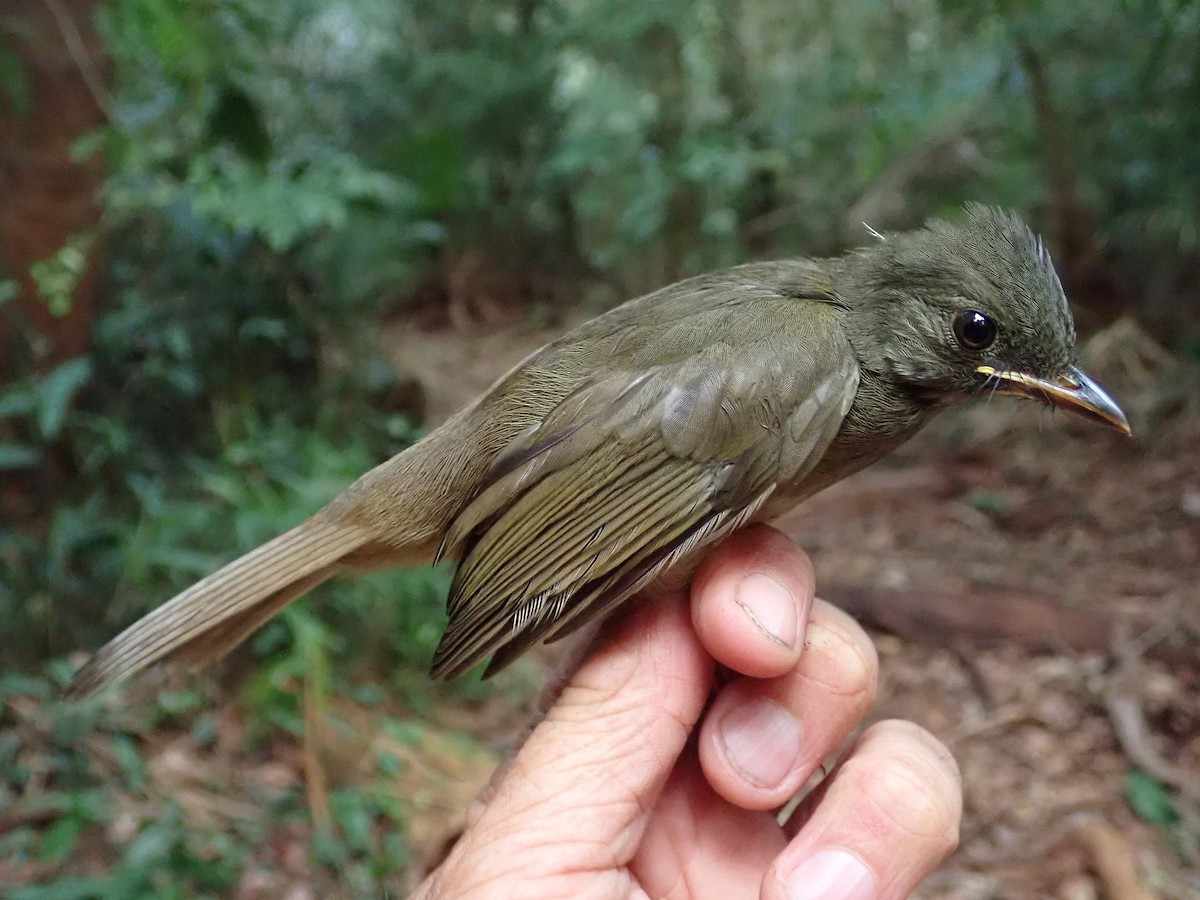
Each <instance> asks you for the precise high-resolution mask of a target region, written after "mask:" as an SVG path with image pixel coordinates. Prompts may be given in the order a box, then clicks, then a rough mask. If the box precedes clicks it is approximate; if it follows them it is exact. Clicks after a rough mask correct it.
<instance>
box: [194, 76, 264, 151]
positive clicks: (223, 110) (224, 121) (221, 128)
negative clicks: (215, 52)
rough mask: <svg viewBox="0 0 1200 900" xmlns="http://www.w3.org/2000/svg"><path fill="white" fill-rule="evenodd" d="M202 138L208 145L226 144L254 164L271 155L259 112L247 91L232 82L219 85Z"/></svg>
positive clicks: (260, 112)
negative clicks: (214, 106)
mask: <svg viewBox="0 0 1200 900" xmlns="http://www.w3.org/2000/svg"><path fill="white" fill-rule="evenodd" d="M206 138H207V140H208V141H209V142H210V143H212V144H220V143H222V142H225V143H229V144H231V145H232V146H233V147H235V148H236V149H237V151H238V152H239V153H241V154H242V156H244V157H246V158H247V159H250V160H253V161H254V162H256V163H265V162H266V161H267V160H268V159H269V158H270V156H271V136H270V134H268V133H267V126H266V123H265V122H264V121H263V116H262V111H261V110H260V109H259V108H258V104H256V103H255V102H254V100H253V99H251V97H250V95H249V94H247V93H246V92H245V91H243V90H242V89H241V88H240V87H237V86H235V85H226V86H225V87H224V88H222V90H221V96H220V98H219V99H218V100H217V105H216V108H214V109H213V111H212V114H211V115H210V116H209V118H208V134H207V135H206Z"/></svg>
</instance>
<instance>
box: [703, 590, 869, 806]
mask: <svg viewBox="0 0 1200 900" xmlns="http://www.w3.org/2000/svg"><path fill="white" fill-rule="evenodd" d="M804 643H805V647H804V652H803V653H802V654H801V655H800V658H799V661H798V662H797V664H796V666H795V668H793V669H792V670H791V671H790V672H789V673H788V674H786V675H783V676H781V677H779V678H772V679H755V678H738V679H735V680H734V681H733V682H732V683H730V684H729V685H727V686H726V687H725V688H723V689H722V690H721V692H720V693H719V694H718V695H717V697H716V699H715V700H714V701H713V703H712V706H711V708H710V709H709V712H708V713H707V714H706V715H705V718H704V724H703V725H702V726H701V729H700V742H699V747H700V762H701V765H702V766H703V768H704V773H705V775H706V776H707V777H708V781H709V784H711V785H712V787H713V790H715V791H716V792H717V793H718V794H720V795H721V796H722V797H724V798H725V799H726V800H728V801H729V802H731V803H734V804H736V805H738V806H740V807H742V808H744V809H760V810H761V809H774V808H775V807H778V806H781V805H783V804H784V803H786V802H787V801H788V800H790V799H791V798H792V796H794V795H795V793H796V791H798V790H799V789H800V788H801V787H802V786H803V784H804V783H805V782H806V781H807V780H808V779H809V777H810V776H811V775H812V774H813V772H815V771H816V770H817V767H818V766H820V765H821V763H822V762H823V761H824V760H825V759H826V758H827V757H828V756H829V755H830V754H831V753H833V752H834V750H836V749H837V747H838V746H839V745H840V744H841V743H842V742H843V741H844V740H845V739H846V737H847V736H848V735H849V734H850V733H851V732H852V731H853V730H854V728H855V727H856V726H857V725H858V723H859V722H860V721H861V720H862V717H863V716H864V715H866V713H867V710H868V709H870V707H871V703H872V702H873V701H874V699H875V689H876V684H877V679H878V675H879V659H878V657H877V656H876V654H875V647H874V645H873V644H872V643H871V640H870V638H869V637H868V636H867V634H866V632H864V631H863V630H862V628H861V627H860V626H859V625H858V623H857V622H855V621H854V620H853V619H852V618H850V616H848V615H846V613H844V612H842V611H841V610H840V609H837V608H836V607H834V606H831V605H830V604H828V603H826V602H825V601H823V600H818V601H816V603H815V604H814V606H813V609H812V613H811V615H810V617H809V622H808V629H807V631H806V633H805V642H804Z"/></svg>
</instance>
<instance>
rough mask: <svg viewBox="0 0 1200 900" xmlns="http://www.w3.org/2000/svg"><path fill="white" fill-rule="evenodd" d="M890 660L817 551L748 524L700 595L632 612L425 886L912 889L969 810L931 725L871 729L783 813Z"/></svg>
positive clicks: (432, 893)
mask: <svg viewBox="0 0 1200 900" xmlns="http://www.w3.org/2000/svg"><path fill="white" fill-rule="evenodd" d="M689 611H690V620H689ZM801 651H803V652H801ZM717 663H720V664H721V665H722V666H724V667H725V668H726V669H727V670H729V672H730V677H729V678H728V679H725V678H722V679H720V680H718V681H714V678H715V677H716V675H717V671H718V670H717V665H716V664H717ZM877 673H878V660H877V658H876V656H875V651H874V648H873V646H872V645H871V642H870V639H869V638H868V637H867V635H866V634H865V633H864V632H863V630H862V629H861V628H860V627H859V626H858V625H857V624H856V623H855V622H854V621H853V620H852V619H851V618H850V617H849V616H847V615H846V614H845V613H843V612H841V611H840V610H837V609H835V608H834V607H832V606H830V605H829V604H827V603H824V602H823V601H820V600H817V601H814V600H813V574H812V567H811V565H810V563H809V562H808V559H807V557H806V556H805V555H804V554H803V552H802V551H801V550H800V549H799V548H798V547H797V546H796V545H795V544H793V543H792V542H791V541H790V540H788V539H787V538H786V537H784V536H783V535H782V534H780V533H779V532H777V531H774V530H773V529H770V528H768V527H766V526H755V527H752V528H749V529H747V530H745V531H743V532H741V533H739V534H737V535H735V536H734V537H733V538H732V539H730V540H729V541H726V542H725V543H724V544H722V545H721V546H720V547H718V548H717V549H715V550H714V551H713V552H712V554H711V555H710V556H709V558H708V559H707V560H706V561H705V562H704V564H703V565H702V566H701V568H700V569H699V571H697V573H696V576H695V578H694V579H693V582H692V588H691V604H690V610H689V607H688V605H687V604H684V603H682V602H673V601H664V602H660V603H648V604H645V605H644V606H643V608H641V609H639V610H637V611H636V612H634V613H633V614H631V615H629V616H628V617H626V618H625V619H624V620H623V621H621V622H620V623H618V624H617V626H616V628H615V629H614V633H613V634H611V635H610V638H609V640H608V641H607V642H605V643H604V644H603V645H602V646H601V647H600V649H599V650H597V651H596V652H595V653H593V654H592V655H591V656H590V657H589V658H588V659H587V661H586V662H585V663H584V664H583V665H582V666H581V667H580V668H579V670H578V671H577V672H576V673H575V674H574V676H573V677H572V678H571V679H570V681H569V683H568V684H567V686H566V687H565V688H564V690H563V692H562V694H561V696H560V697H559V699H558V701H557V702H556V703H555V704H554V706H553V707H552V708H551V709H550V710H549V712H548V713H547V715H546V717H545V719H544V720H543V721H542V722H540V723H539V724H538V725H537V727H536V728H535V729H534V730H533V732H532V733H531V734H530V736H529V738H528V740H527V741H526V742H525V744H524V745H523V746H522V747H521V748H520V750H519V751H518V752H517V754H516V755H515V756H514V757H513V758H512V759H511V760H510V763H509V765H508V766H507V767H506V768H504V769H502V770H501V772H500V773H499V774H498V776H497V778H496V780H495V783H494V784H493V785H491V786H490V789H489V791H488V792H487V796H486V799H483V800H481V801H480V802H479V803H478V804H477V805H476V808H475V809H473V810H472V814H471V816H470V817H469V822H468V827H467V829H466V831H465V832H464V834H463V836H462V838H461V839H460V840H459V842H458V843H457V844H456V846H455V847H454V849H453V851H452V852H451V853H450V855H449V857H448V858H447V860H446V861H445V863H444V864H443V865H442V866H441V867H440V868H439V869H438V870H437V871H435V872H434V873H433V874H432V875H431V876H430V878H429V879H428V880H427V881H426V882H425V883H424V884H423V885H422V886H421V888H420V889H419V890H418V892H417V895H416V896H418V897H421V898H441V897H447V898H449V897H453V898H460V897H464V898H465V897H471V898H483V897H502V898H508V897H522V898H534V897H553V898H563V897H572V898H576V897H597V898H599V897H614V898H616V897H668V896H670V897H694V898H706V897H712V898H720V900H729V898H738V897H763V898H785V897H787V898H794V900H795V898H817V897H820V898H829V900H841V898H846V900H849V898H853V900H868V898H884V900H894V898H901V897H906V896H907V895H908V894H909V892H910V891H911V890H912V889H913V888H914V887H915V886H916V884H917V883H918V882H919V881H920V880H921V878H923V877H924V876H925V875H926V874H928V873H929V872H930V871H931V870H932V869H933V868H934V867H935V866H937V864H938V863H939V862H940V861H941V860H942V859H944V858H945V857H946V856H948V855H949V854H950V852H951V851H952V850H953V849H954V847H955V846H956V843H957V838H958V825H959V820H960V818H961V815H962V789H961V784H960V780H959V775H958V769H957V767H956V766H955V764H954V760H953V759H952V758H951V756H950V754H949V752H948V751H947V750H946V748H945V747H944V746H942V744H940V743H939V742H938V741H937V740H936V739H934V738H933V737H932V736H931V735H929V734H928V733H927V732H925V731H923V730H922V729H920V728H919V727H917V726H916V725H913V724H910V723H906V722H899V721H892V722H880V723H877V724H875V725H873V726H871V727H870V728H868V729H866V731H864V732H863V733H862V734H861V735H860V736H859V737H858V739H857V740H856V741H855V742H854V744H853V745H852V746H851V748H850V749H849V751H848V752H847V754H846V755H845V756H844V758H843V759H842V761H841V762H840V763H839V765H838V766H837V768H836V769H835V770H834V771H833V773H832V774H831V775H830V776H829V777H828V778H826V779H825V780H824V781H823V782H822V783H821V784H820V786H819V787H818V788H817V789H816V790H815V791H813V792H812V793H811V794H810V795H809V796H808V797H806V798H805V800H804V801H803V802H802V803H801V804H800V806H799V807H798V809H797V810H796V811H795V812H793V813H792V814H791V816H790V817H789V818H788V819H787V821H786V822H784V823H783V824H782V825H781V824H779V821H778V817H777V814H776V812H775V811H776V810H777V809H778V808H779V807H781V806H783V805H784V804H785V803H787V802H788V800H789V799H791V798H792V797H793V796H794V795H795V794H796V792H797V791H799V790H800V789H801V788H802V787H803V786H804V784H805V783H806V782H807V781H808V779H809V777H810V776H811V775H812V774H813V773H814V772H815V771H816V770H817V769H818V767H819V766H821V764H822V763H823V761H824V760H825V759H826V758H827V757H828V756H829V754H831V753H832V752H833V751H834V750H836V749H837V748H838V746H839V745H840V744H841V743H842V742H843V740H844V739H845V738H846V737H847V736H848V735H849V734H850V733H851V732H852V731H853V730H854V728H855V727H856V726H857V725H858V723H859V722H860V720H861V719H862V718H863V716H864V715H865V714H866V712H867V711H868V709H869V708H870V706H871V703H872V701H873V699H874V696H875V684H876V676H877ZM714 684H715V685H716V686H717V690H716V694H715V696H714V697H713V698H712V702H711V703H708V702H707V701H708V700H709V697H710V693H711V692H712V691H713V689H714ZM706 704H707V705H706Z"/></svg>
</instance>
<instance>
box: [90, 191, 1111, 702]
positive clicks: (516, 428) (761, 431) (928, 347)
mask: <svg viewBox="0 0 1200 900" xmlns="http://www.w3.org/2000/svg"><path fill="white" fill-rule="evenodd" d="M872 236H873V238H874V240H873V241H872V242H871V243H869V244H868V245H866V246H863V247H860V248H857V249H854V250H851V251H848V252H846V253H844V254H843V255H841V256H837V257H833V258H824V259H807V258H796V259H785V260H780V261H773V262H753V263H747V264H744V265H740V266H736V267H733V268H729V269H725V270H723V271H719V272H715V273H712V274H707V275H700V276H697V277H692V278H688V279H685V280H683V281H680V282H678V283H676V284H673V285H670V286H668V287H664V288H661V289H659V290H656V291H654V292H652V293H649V294H646V295H644V296H642V297H639V298H637V299H633V300H630V301H629V302H627V303H625V304H623V305H621V306H618V307H615V308H614V309H611V310H610V311H608V312H606V313H603V314H602V315H600V316H598V317H597V318H595V319H592V320H591V321H589V322H586V323H584V324H583V325H581V326H579V327H577V328H575V329H574V330H572V331H570V332H569V333H567V334H565V335H564V336H562V337H560V338H558V339H557V340H554V341H552V342H550V343H548V344H547V345H545V346H544V347H542V348H541V349H539V350H537V351H535V352H534V353H532V354H531V355H530V356H528V357H527V358H526V359H525V360H524V361H523V362H521V363H520V364H518V365H517V366H516V367H515V368H513V369H512V370H511V371H509V372H508V373H507V374H505V375H504V376H503V377H501V378H500V379H499V380H498V381H497V382H496V383H495V384H494V385H493V386H492V387H491V388H490V389H489V390H487V391H486V392H485V393H484V394H482V395H481V396H480V397H479V398H478V399H476V400H475V401H474V402H472V403H470V404H468V405H467V406H466V407H464V408H463V409H462V410H460V411H459V412H458V413H456V414H455V415H453V416H452V417H451V418H450V419H448V420H447V421H446V422H445V423H444V424H442V425H441V426H440V427H437V428H435V429H433V430H432V431H431V432H429V433H428V434H427V435H426V436H425V437H424V438H423V439H422V440H420V441H418V442H417V443H415V444H413V445H412V446H411V447H409V448H407V449H405V450H403V451H402V452H400V453H399V454H397V455H396V456H394V457H392V458H391V459H389V460H387V461H386V462H384V463H382V464H381V465H379V466H377V467H375V468H374V469H372V470H370V471H369V472H367V473H366V474H364V475H363V476H361V477H360V478H359V479H358V480H357V481H355V482H353V483H352V484H350V485H349V486H348V487H347V488H346V489H345V490H344V491H343V492H342V493H341V494H340V495H338V496H337V497H335V498H334V499H333V500H332V501H331V502H330V503H329V504H328V505H326V506H325V507H324V508H322V509H320V510H319V511H317V512H316V513H315V514H314V515H312V516H311V518H309V519H307V520H306V521H304V522H302V523H301V524H299V525H297V526H295V527H294V528H292V529H291V530H289V531H287V532H285V533H284V534H282V535H280V536H279V537H277V538H275V539H274V540H272V541H269V542H267V543H266V544H263V545H262V546H260V547H258V548H256V549H254V550H251V551H250V552H248V553H246V554H245V555H244V556H241V557H240V558H238V559H236V560H234V561H233V562H231V563H229V564H228V565H226V566H225V567H224V568H221V569H219V570H218V571H216V572H214V573H213V574H211V575H209V576H207V577H206V578H204V579H202V580H201V581H199V582H197V583H196V584H194V585H192V586H191V587H189V588H187V589H186V590H184V591H183V592H181V593H180V594H178V595H177V596H175V597H174V598H173V599H171V600H169V601H168V602H166V603H165V604H164V605H162V606H160V607H158V608H157V609H155V610H153V611H151V612H150V613H149V614H147V615H146V616H145V617H143V618H142V619H141V620H139V621H137V622H135V623H134V624H133V625H131V626H130V627H129V628H127V629H126V630H125V631H123V632H122V633H121V634H119V635H118V636H117V637H115V638H114V639H113V640H111V641H110V642H109V643H108V644H106V645H105V646H104V647H102V648H101V649H100V650H99V651H98V652H97V653H95V655H94V656H92V657H91V659H90V660H88V661H87V662H86V663H85V664H84V665H83V666H82V667H81V668H80V669H79V671H78V672H77V673H76V675H75V676H74V679H73V681H72V682H71V684H70V685H69V687H68V693H69V694H70V695H73V696H83V695H87V694H91V693H94V692H95V691H97V690H99V689H100V688H102V687H104V686H105V685H107V684H109V683H111V682H113V681H116V680H118V679H121V678H124V677H126V676H129V675H132V674H134V673H136V672H139V671H140V670H143V669H145V668H147V667H148V666H151V665H153V664H155V663H158V662H160V661H168V662H170V663H174V664H182V665H185V666H192V667H194V666H197V665H201V664H205V663H208V662H210V661H212V660H215V659H217V658H219V657H221V656H222V655H224V654H225V653H227V652H228V651H229V650H230V649H232V648H233V647H235V646H236V645H237V644H238V643H240V642H241V641H242V640H244V639H245V638H246V637H248V636H249V635H250V634H251V633H252V632H254V631H255V630H256V629H258V628H259V627H260V626H261V625H263V624H264V623H265V622H267V621H268V620H269V619H270V618H271V617H272V616H274V615H275V614H276V613H278V612H279V611H280V610H281V609H282V608H283V607H284V606H286V605H287V604H289V603H291V602H292V601H293V600H295V599H296V598H297V597H299V596H300V595H302V594H304V593H305V592H306V591H308V590H310V589H311V588H313V587H314V586H315V585H317V584H320V583H321V582H324V581H326V580H327V579H330V578H332V577H334V576H335V575H341V574H346V573H356V572H365V571H371V570H375V569H379V568H384V567H391V566H415V565H422V564H428V563H431V562H437V561H440V560H453V561H454V562H455V563H456V569H455V574H454V576H453V580H452V583H451V586H450V591H449V596H448V599H447V611H448V614H449V623H448V625H447V626H446V629H445V632H444V633H443V635H442V638H441V641H440V643H439V645H438V647H437V650H436V652H435V654H434V657H433V661H432V665H431V670H430V672H431V675H432V676H433V677H435V678H452V677H454V676H457V675H459V674H461V673H463V672H465V671H467V670H469V669H471V668H473V667H475V666H476V665H477V664H479V663H481V662H483V661H484V660H490V661H489V662H488V665H487V668H486V671H485V673H484V674H485V677H486V676H488V675H491V674H493V673H495V672H497V671H499V670H500V669H503V668H504V667H505V666H506V665H508V664H509V663H511V662H512V661H513V660H514V659H516V658H517V657H519V656H520V655H521V654H522V653H524V652H525V651H526V650H528V649H529V648H530V647H531V646H533V645H535V644H537V643H539V642H549V641H553V640H556V639H559V638H562V637H564V636H566V635H567V634H570V633H571V632H574V631H576V630H577V629H579V628H581V627H582V626H584V625H585V624H587V623H589V622H592V621H595V620H597V619H599V618H600V617H603V616H605V615H607V614H609V613H611V612H612V611H613V610H614V609H616V608H617V607H618V606H620V605H621V604H623V603H625V602H626V601H627V600H629V599H630V598H631V597H634V596H643V597H654V596H656V595H658V594H662V593H664V592H665V591H667V590H670V589H672V588H675V587H678V586H680V585H682V584H686V583H687V580H688V578H689V576H690V574H691V572H692V571H693V570H694V569H695V567H696V565H697V564H698V562H699V556H700V554H701V553H702V551H703V550H704V549H705V548H707V547H710V546H711V545H713V544H714V543H716V542H718V541H720V540H722V539H723V538H726V537H728V536H729V535H730V534H732V533H734V532H736V531H737V530H739V529H740V528H743V527H744V526H746V525H748V524H751V523H755V522H763V521H770V520H772V519H774V518H777V517H778V516H780V515H781V514H783V513H784V512H786V511H788V510H790V509H791V508H792V507H794V506H795V505H796V504H798V503H800V502H801V501H803V500H804V499H805V498H807V497H809V496H811V495H813V494H814V493H816V492H818V491H820V490H821V489H823V488H825V487H827V486H829V485H830V484H833V483H834V482H836V481H839V480H840V479H842V478H845V477H847V476H848V475H851V474H853V473H854V472H857V471H859V470H860V469H862V468H864V467H865V466H867V465H870V464H871V463H873V462H875V461H876V460H878V459H880V458H881V457H883V456H885V455H886V454H887V453H889V452H890V451H892V450H893V449H895V448H896V447H898V446H899V445H900V444H902V443H903V442H904V441H906V440H908V439H909V438H910V437H912V435H913V434H915V433H916V432H917V431H918V430H919V429H920V428H921V427H922V426H923V425H924V424H925V423H927V422H928V421H929V420H930V419H931V417H933V416H934V415H935V414H937V413H938V412H939V411H940V410H942V409H945V408H946V407H948V406H951V405H953V404H957V403H960V402H963V401H967V400H970V399H972V398H977V397H981V396H993V395H1012V396H1018V397H1024V398H1031V399H1033V400H1037V401H1040V402H1042V403H1045V404H1049V405H1050V406H1052V407H1056V408H1059V409H1063V410H1067V411H1070V412H1072V413H1075V414H1078V415H1080V416H1082V417H1084V418H1085V419H1089V420H1092V421H1094V422H1097V423H1100V424H1103V425H1106V426H1109V427H1112V428H1115V429H1116V430H1118V431H1120V432H1123V433H1124V434H1126V435H1128V434H1130V427H1129V424H1128V421H1127V419H1126V417H1125V415H1124V414H1123V413H1122V411H1121V409H1120V408H1119V406H1118V405H1117V403H1116V402H1115V401H1114V400H1113V399H1112V398H1111V397H1110V396H1109V395H1108V394H1107V393H1106V392H1105V391H1104V389H1103V388H1101V387H1100V385H1099V384H1097V383H1096V382H1095V381H1093V380H1092V379H1091V378H1090V377H1088V376H1087V375H1086V374H1084V372H1083V371H1082V370H1081V369H1080V368H1079V366H1078V364H1077V357H1076V337H1075V328H1074V324H1073V320H1072V317H1071V313H1070V310H1069V307H1068V303H1067V299H1066V296H1065V294H1064V291H1063V287H1062V284H1061V282H1060V280H1059V277H1058V275H1057V273H1056V271H1055V268H1054V265H1053V262H1052V261H1051V258H1050V254H1049V253H1048V252H1047V249H1046V247H1045V245H1044V244H1043V242H1042V240H1041V239H1040V238H1039V237H1038V236H1037V235H1035V233H1034V232H1033V231H1032V229H1031V228H1030V227H1029V226H1028V225H1027V224H1026V223H1025V222H1024V221H1023V220H1022V219H1021V218H1020V217H1019V216H1018V215H1016V214H1014V213H1012V212H1008V211H1005V210H1002V209H999V208H996V207H992V206H985V205H981V204H967V205H966V206H964V207H963V209H962V210H961V214H960V216H959V217H958V218H957V219H956V220H955V221H947V220H943V219H932V220H930V221H928V222H926V223H925V224H924V226H923V227H921V228H917V229H915V230H912V231H906V232H895V233H888V234H879V233H877V232H874V231H872Z"/></svg>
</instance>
